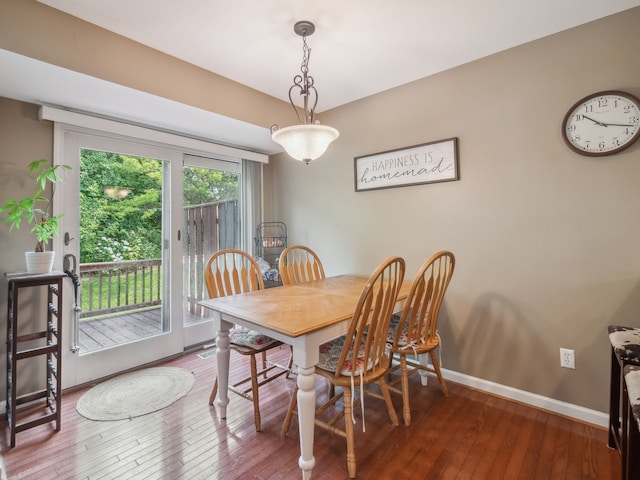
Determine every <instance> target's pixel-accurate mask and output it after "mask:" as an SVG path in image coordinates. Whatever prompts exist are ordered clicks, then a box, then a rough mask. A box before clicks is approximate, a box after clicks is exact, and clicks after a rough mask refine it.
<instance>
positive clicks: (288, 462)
mask: <svg viewBox="0 0 640 480" xmlns="http://www.w3.org/2000/svg"><path fill="white" fill-rule="evenodd" d="M200 352H202V351H200ZM200 352H198V353H200ZM274 353H276V355H275V356H274V360H277V361H283V360H284V361H286V359H287V358H288V355H289V350H288V348H285V347H283V348H282V349H280V350H279V351H277V352H274ZM165 365H167V366H176V367H182V368H186V369H188V370H189V371H191V372H193V373H194V375H195V378H196V383H195V385H194V387H193V388H192V390H191V391H190V392H189V393H188V395H187V396H186V397H185V398H183V399H181V400H179V401H178V402H176V403H175V404H173V405H171V406H170V407H167V408H165V409H163V410H160V411H158V412H154V413H152V414H149V415H145V416H142V417H135V418H132V419H127V420H119V421H113V422H96V421H91V420H87V419H86V418H84V417H82V416H80V415H79V414H78V413H77V411H76V408H75V407H76V402H77V401H78V399H79V398H80V396H81V395H82V394H83V393H84V392H85V391H86V390H87V389H86V388H84V389H79V390H76V391H73V392H69V393H66V394H64V395H63V396H62V429H61V430H60V431H59V432H55V431H54V430H53V425H52V424H51V425H41V426H38V427H36V428H32V429H30V430H27V431H24V432H20V433H18V435H17V437H16V446H15V448H9V447H8V445H7V433H6V422H0V434H2V445H1V447H2V455H3V456H4V465H5V468H4V469H3V470H5V473H6V475H7V478H8V479H10V480H45V479H58V480H97V479H101V480H109V479H111V480H116V479H117V480H235V479H238V480H251V479H253V480H299V479H300V478H301V474H300V469H299V468H298V456H299V455H300V450H299V437H298V431H297V423H296V420H294V425H292V428H291V430H290V432H289V435H288V436H287V437H286V438H282V437H281V436H280V428H281V426H282V420H283V419H284V415H285V411H286V409H287V405H288V404H289V399H290V396H291V394H292V392H293V389H294V382H295V378H296V377H295V376H291V377H290V378H289V379H286V378H285V377H280V378H279V379H277V380H276V381H274V382H273V383H270V384H268V385H265V386H264V387H263V388H262V389H261V393H260V403H261V413H262V432H260V433H257V432H256V431H255V429H254V424H253V411H252V404H251V402H248V401H246V400H245V399H243V398H240V397H239V396H237V395H230V397H229V400H230V404H229V410H228V416H227V419H226V420H221V419H220V418H219V417H218V413H219V412H218V411H217V409H216V408H215V407H210V406H209V405H208V399H209V392H210V390H211V385H212V382H213V378H214V375H215V368H216V356H215V355H211V356H207V357H205V358H201V357H199V356H198V355H197V354H196V353H189V354H186V355H184V356H181V357H180V358H178V359H174V360H171V361H169V362H167V363H165ZM248 368H249V366H248V362H247V361H246V359H245V358H241V356H239V355H232V363H231V377H232V379H233V378H237V376H239V375H241V374H244V373H246V372H247V371H248ZM429 380H430V381H429V385H428V386H427V387H422V386H421V385H420V379H419V378H418V375H414V376H412V377H411V381H410V385H409V387H410V391H411V393H412V398H411V408H412V419H411V420H412V422H411V426H409V427H405V426H404V425H402V424H401V425H400V426H398V427H392V426H391V424H390V423H389V416H388V414H387V412H386V408H385V407H384V404H383V403H382V402H380V401H378V400H377V399H370V400H369V399H368V400H367V404H366V432H365V433H363V432H362V429H361V427H362V420H361V418H360V415H361V414H360V411H359V409H358V411H357V412H356V417H357V421H358V426H357V428H356V461H357V464H358V479H359V480H387V479H389V480H391V479H394V480H407V479H433V480H450V479H456V480H523V479H531V480H559V479H563V480H618V479H619V478H620V456H619V455H618V453H617V452H616V451H615V450H612V449H609V448H608V447H607V431H606V429H604V428H599V427H594V426H591V425H586V424H584V423H581V422H577V421H574V420H571V419H569V418H566V417H561V416H559V415H555V414H552V413H549V412H545V411H542V410H538V409H536V408H532V407H529V406H526V405H523V404H520V403H517V402H513V401H509V400H505V399H504V398H499V397H495V396H492V395H487V394H485V393H482V392H479V391H477V390H473V389H470V388H467V387H464V386H462V385H458V384H455V383H453V382H448V387H449V393H450V396H449V397H448V398H446V397H444V396H443V395H442V393H441V391H440V388H439V386H438V384H437V381H435V379H433V377H431V378H430V379H429ZM432 380H433V381H432ZM326 391H327V388H326V383H325V382H323V381H322V380H320V379H319V380H318V381H317V394H318V397H319V400H321V399H322V398H324V397H326ZM392 400H393V403H394V406H395V408H396V411H398V412H400V411H401V408H402V402H401V399H400V396H399V395H393V396H392ZM327 413H330V412H327ZM314 452H315V455H316V462H317V464H316V468H315V469H314V472H313V473H314V476H313V478H314V480H336V479H338V480H341V479H348V475H347V462H346V444H345V441H344V440H343V439H342V438H341V437H339V436H337V435H331V434H329V433H328V432H325V431H323V430H320V429H318V430H317V431H316V434H315V447H314Z"/></svg>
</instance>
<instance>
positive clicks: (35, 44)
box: [0, 0, 291, 128]
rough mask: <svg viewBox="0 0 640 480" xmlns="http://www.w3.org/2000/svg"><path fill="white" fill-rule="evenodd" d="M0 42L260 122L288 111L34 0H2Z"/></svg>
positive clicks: (282, 105) (267, 98) (283, 116)
mask: <svg viewBox="0 0 640 480" xmlns="http://www.w3.org/2000/svg"><path fill="white" fill-rule="evenodd" d="M218 47H219V48H223V46H222V45H220V46H218ZM0 48H2V49H5V50H9V51H12V52H16V53H19V54H22V55H25V56H27V57H31V58H35V59H38V60H42V61H44V62H47V63H51V64H53V65H58V66H61V67H64V68H68V69H70V70H74V71H77V72H81V73H85V74H87V75H91V76H94V77H97V78H101V79H103V80H108V81H111V82H114V83H117V84H119V85H124V86H127V87H131V88H135V89H137V90H141V91H143V92H147V93H151V94H154V95H159V96H161V97H165V98H168V99H171V100H175V101H178V102H181V103H184V104H187V105H191V106H195V107H199V108H202V109H205V110H210V111H213V112H216V113H218V114H220V115H224V116H227V117H230V118H235V119H238V120H243V121H246V122H249V123H252V124H254V125H258V126H261V127H265V128H269V127H270V126H271V125H273V124H274V123H278V122H280V123H286V120H287V119H290V117H291V112H290V111H289V109H290V108H291V107H290V106H289V105H288V104H287V103H285V102H282V101H280V100H277V99H275V98H273V97H270V96H267V95H264V94H263V93H260V92H258V91H256V90H253V89H251V88H248V87H246V86H244V85H241V84H239V83H237V82H233V81H231V80H229V79H227V78H225V77H222V76H220V75H215V74H212V73H211V72H208V71H205V70H203V69H201V68H198V67H195V66H194V65H192V64H190V63H187V62H182V61H179V60H177V59H176V58H175V57H172V56H170V55H166V54H164V53H160V52H158V51H157V50H153V49H151V48H149V47H146V46H144V45H142V44H139V43H136V42H133V41H131V40H128V39H126V38H124V37H121V36H119V35H115V34H113V33H111V32H108V31H107V30H103V29H101V28H98V27H96V26H94V25H91V24H89V23H86V22H84V21H82V20H80V19H78V18H76V17H72V16H70V15H67V14H65V13H62V12H60V11H58V10H55V9H53V8H50V7H48V6H46V5H43V4H41V3H38V2H37V1H36V0H2V8H1V11H0Z"/></svg>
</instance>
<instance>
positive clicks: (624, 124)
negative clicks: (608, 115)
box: [608, 123, 635, 127]
mask: <svg viewBox="0 0 640 480" xmlns="http://www.w3.org/2000/svg"><path fill="white" fill-rule="evenodd" d="M608 125H612V126H614V127H635V125H627V124H626V123H609V124H608Z"/></svg>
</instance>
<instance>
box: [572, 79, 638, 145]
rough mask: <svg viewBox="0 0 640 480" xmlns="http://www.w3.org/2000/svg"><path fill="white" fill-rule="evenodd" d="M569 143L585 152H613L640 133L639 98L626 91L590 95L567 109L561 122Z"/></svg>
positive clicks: (628, 143) (634, 139) (629, 143)
mask: <svg viewBox="0 0 640 480" xmlns="http://www.w3.org/2000/svg"><path fill="white" fill-rule="evenodd" d="M562 132H563V134H564V139H565V141H566V142H567V145H568V146H569V148H571V149H572V150H574V151H576V152H578V153H581V154H583V155H590V156H601V155H610V154H612V153H616V152H619V151H621V150H624V149H625V148H627V147H629V146H630V145H631V144H632V143H633V142H635V141H636V140H637V139H638V137H639V136H640V100H638V99H637V98H636V97H634V96H633V95H631V94H629V93H626V92H619V91H606V92H599V93H594V94H593V95H589V96H587V97H585V98H583V99H582V100H580V101H579V102H578V103H576V104H575V105H574V106H573V107H571V109H570V110H569V111H568V112H567V114H566V116H565V117H564V121H563V122H562Z"/></svg>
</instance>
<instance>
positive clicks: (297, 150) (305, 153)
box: [271, 124, 340, 163]
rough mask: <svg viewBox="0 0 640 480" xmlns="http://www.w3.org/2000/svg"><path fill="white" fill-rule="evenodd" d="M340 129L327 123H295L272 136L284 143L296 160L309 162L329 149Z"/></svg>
mask: <svg viewBox="0 0 640 480" xmlns="http://www.w3.org/2000/svg"><path fill="white" fill-rule="evenodd" d="M338 135H340V134H339V133H338V130H336V129H335V128H332V127H327V126H326V125H319V124H315V125H313V124H306V125H294V126H292V127H285V128H281V129H279V130H276V131H275V132H273V133H272V135H271V138H273V141H274V142H276V143H279V144H280V145H282V147H283V148H284V149H285V151H286V152H287V153H288V154H289V155H290V156H291V157H293V158H295V159H296V160H300V161H303V162H305V163H309V162H310V161H311V160H315V159H316V158H318V157H320V156H321V155H322V154H323V153H324V152H326V151H327V147H329V144H330V143H331V142H333V141H334V140H335V139H336V138H338Z"/></svg>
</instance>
